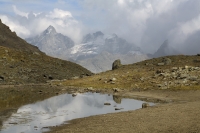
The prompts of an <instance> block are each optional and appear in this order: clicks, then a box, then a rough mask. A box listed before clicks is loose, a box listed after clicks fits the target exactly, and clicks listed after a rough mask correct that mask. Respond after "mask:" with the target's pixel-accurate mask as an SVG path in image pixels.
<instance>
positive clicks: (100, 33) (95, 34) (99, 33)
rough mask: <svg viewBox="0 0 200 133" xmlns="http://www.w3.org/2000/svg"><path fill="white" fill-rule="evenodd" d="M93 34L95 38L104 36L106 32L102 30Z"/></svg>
mask: <svg viewBox="0 0 200 133" xmlns="http://www.w3.org/2000/svg"><path fill="white" fill-rule="evenodd" d="M93 36H94V38H97V37H101V36H104V34H103V33H102V32H101V31H97V32H95V33H93Z"/></svg>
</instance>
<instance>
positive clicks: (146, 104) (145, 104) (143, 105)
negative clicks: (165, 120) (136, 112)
mask: <svg viewBox="0 0 200 133" xmlns="http://www.w3.org/2000/svg"><path fill="white" fill-rule="evenodd" d="M149 106H150V105H149V103H143V104H142V108H147V107H149Z"/></svg>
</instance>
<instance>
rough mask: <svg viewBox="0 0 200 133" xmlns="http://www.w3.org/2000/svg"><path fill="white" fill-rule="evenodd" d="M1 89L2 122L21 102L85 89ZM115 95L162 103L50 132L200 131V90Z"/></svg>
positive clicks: (137, 132)
mask: <svg viewBox="0 0 200 133" xmlns="http://www.w3.org/2000/svg"><path fill="white" fill-rule="evenodd" d="M14 88H15V89H14ZM13 89H14V90H15V91H13ZM30 90H31V91H30ZM41 90H42V92H41ZM0 91H1V94H0V96H1V98H2V99H4V100H1V105H4V104H5V105H6V106H0V118H1V120H0V121H1V122H2V121H3V120H5V119H6V118H8V117H9V116H10V115H11V114H12V112H15V111H16V110H17V108H18V107H20V106H21V105H24V104H28V103H32V102H36V101H38V100H43V99H46V98H48V97H51V96H54V95H59V94H63V93H68V92H69V93H73V91H75V92H77V91H81V89H77V90H74V89H72V88H66V87H52V86H37V87H35V86H15V87H14V86H13V87H12V86H10V87H1V89H0ZM2 92H3V93H2ZM22 92H23V93H22ZM82 92H84V90H82ZM101 92H103V93H111V91H107V92H105V90H101ZM3 95H6V97H12V99H9V98H7V99H6V97H3ZM21 95H24V96H23V97H21V98H23V100H21V102H20V103H13V101H17V100H15V98H17V99H18V101H20V99H19V96H21ZM114 95H118V96H121V97H129V98H135V99H140V100H144V101H152V102H158V103H157V104H156V105H155V106H153V107H148V108H144V109H138V110H135V111H128V112H121V113H113V114H106V115H98V116H91V117H87V118H80V119H75V120H72V121H70V122H68V123H70V124H63V125H61V126H56V127H52V128H51V131H50V133H68V132H69V133H76V132H77V133H78V132H83V133H90V132H91V133H116V132H117V133H158V132H159V133H161V132H162V133H163V132H164V133H165V132H166V133H168V132H170V133H200V90H184V91H183V90H182V91H181V90H179V91H178V90H176V91H174V90H147V91H129V92H128V91H122V92H118V93H114ZM13 99H14V100H13ZM8 105H9V106H8Z"/></svg>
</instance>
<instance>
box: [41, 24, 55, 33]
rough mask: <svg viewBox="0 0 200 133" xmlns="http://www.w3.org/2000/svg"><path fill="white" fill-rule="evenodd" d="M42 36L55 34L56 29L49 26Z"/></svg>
mask: <svg viewBox="0 0 200 133" xmlns="http://www.w3.org/2000/svg"><path fill="white" fill-rule="evenodd" d="M43 33H44V34H57V32H56V29H55V28H54V27H53V26H52V25H50V26H49V27H48V28H47V29H46V30H45V31H44V32H43Z"/></svg>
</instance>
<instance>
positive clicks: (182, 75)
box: [179, 74, 189, 79]
mask: <svg viewBox="0 0 200 133" xmlns="http://www.w3.org/2000/svg"><path fill="white" fill-rule="evenodd" d="M188 76H189V75H188V74H180V76H179V77H180V78H181V79H184V78H187V77H188Z"/></svg>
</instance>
